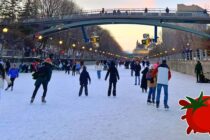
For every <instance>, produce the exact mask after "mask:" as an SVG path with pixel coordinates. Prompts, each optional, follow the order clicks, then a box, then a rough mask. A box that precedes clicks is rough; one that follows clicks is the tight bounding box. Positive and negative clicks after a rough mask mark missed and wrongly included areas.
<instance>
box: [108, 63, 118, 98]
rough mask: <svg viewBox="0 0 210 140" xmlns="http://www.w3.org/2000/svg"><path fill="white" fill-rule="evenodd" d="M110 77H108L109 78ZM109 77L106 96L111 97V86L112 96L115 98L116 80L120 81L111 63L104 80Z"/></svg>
mask: <svg viewBox="0 0 210 140" xmlns="http://www.w3.org/2000/svg"><path fill="white" fill-rule="evenodd" d="M109 75H110V76H109ZM108 76H109V89H108V96H110V95H111V90H112V85H113V92H112V93H113V96H116V84H117V79H118V80H119V79H120V76H119V73H118V70H117V68H116V67H115V63H114V62H113V61H112V62H111V65H110V68H109V69H108V71H107V74H106V77H105V80H107V78H108Z"/></svg>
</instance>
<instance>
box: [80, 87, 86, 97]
mask: <svg viewBox="0 0 210 140" xmlns="http://www.w3.org/2000/svg"><path fill="white" fill-rule="evenodd" d="M83 87H85V95H86V96H88V87H87V85H81V87H80V90H79V96H81V95H82V91H83Z"/></svg>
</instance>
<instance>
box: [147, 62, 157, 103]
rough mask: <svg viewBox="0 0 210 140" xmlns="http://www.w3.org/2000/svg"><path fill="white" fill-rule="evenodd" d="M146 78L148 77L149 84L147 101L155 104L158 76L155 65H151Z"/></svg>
mask: <svg viewBox="0 0 210 140" xmlns="http://www.w3.org/2000/svg"><path fill="white" fill-rule="evenodd" d="M146 78H147V81H148V86H149V94H148V98H147V103H148V104H150V103H153V104H155V90H156V84H157V78H156V75H155V73H154V66H153V65H151V66H150V70H149V71H148V73H147V75H146ZM151 99H152V100H151Z"/></svg>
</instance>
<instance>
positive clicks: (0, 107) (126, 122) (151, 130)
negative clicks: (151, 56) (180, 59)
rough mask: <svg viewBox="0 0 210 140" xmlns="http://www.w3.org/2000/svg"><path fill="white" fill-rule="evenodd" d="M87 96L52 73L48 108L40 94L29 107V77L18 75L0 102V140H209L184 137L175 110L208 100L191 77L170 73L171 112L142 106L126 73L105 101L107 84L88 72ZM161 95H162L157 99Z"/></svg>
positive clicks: (207, 87) (209, 89) (209, 87)
mask: <svg viewBox="0 0 210 140" xmlns="http://www.w3.org/2000/svg"><path fill="white" fill-rule="evenodd" d="M88 71H89V73H90V76H91V78H92V82H91V85H89V96H88V97H85V96H84V95H83V96H82V97H78V92H79V80H78V79H79V76H78V75H77V76H76V77H72V76H70V75H66V74H64V72H57V71H54V72H53V75H52V79H51V82H50V83H49V88H48V89H49V90H48V93H47V98H46V100H47V104H42V103H41V96H42V88H41V90H39V92H38V94H37V97H36V99H35V101H34V103H33V104H32V105H30V104H29V102H30V97H31V95H32V92H33V89H34V85H33V84H34V80H32V77H31V74H21V75H20V76H19V78H18V79H17V80H16V82H15V87H14V91H13V92H11V91H7V92H5V91H4V92H3V94H2V95H1V99H0V140H208V139H209V138H210V137H209V135H207V134H193V133H192V134H191V135H187V134H186V129H187V127H188V125H187V124H186V122H185V121H182V120H181V119H180V117H181V116H182V115H184V114H185V111H181V109H180V108H181V106H179V105H178V101H179V99H185V96H191V97H198V96H199V95H200V91H201V90H203V91H204V93H205V94H208V95H209V94H210V84H197V83H195V78H194V77H192V76H188V75H184V74H180V73H177V72H172V80H171V81H170V83H169V106H170V110H169V111H165V110H164V109H163V96H161V104H160V110H157V109H156V108H155V106H152V105H147V103H146V100H147V94H146V93H141V90H140V87H139V86H135V85H134V77H131V76H130V71H129V70H125V69H124V68H119V74H120V81H119V82H118V84H117V97H116V98H113V97H107V88H108V81H105V80H104V77H105V72H103V73H102V79H101V80H98V79H97V77H96V71H95V70H94V68H93V67H88ZM162 95H163V94H162Z"/></svg>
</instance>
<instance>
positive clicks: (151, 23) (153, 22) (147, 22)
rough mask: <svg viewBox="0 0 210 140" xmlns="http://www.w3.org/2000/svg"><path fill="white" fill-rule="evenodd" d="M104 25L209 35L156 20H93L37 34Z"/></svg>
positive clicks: (45, 34)
mask: <svg viewBox="0 0 210 140" xmlns="http://www.w3.org/2000/svg"><path fill="white" fill-rule="evenodd" d="M106 24H136V25H149V26H158V27H163V28H170V29H175V30H180V31H185V32H189V33H193V34H195V35H198V36H200V37H204V38H210V34H207V33H205V32H201V31H197V30H194V29H191V28H187V27H182V26H178V25H174V24H170V23H164V22H157V21H156V20H142V19H94V20H87V21H76V22H73V23H70V24H64V25H62V26H59V28H58V27H52V28H49V29H46V30H43V31H40V32H39V34H41V35H44V36H47V35H49V34H53V33H57V32H61V31H64V30H68V29H70V28H76V27H81V26H92V25H106Z"/></svg>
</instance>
